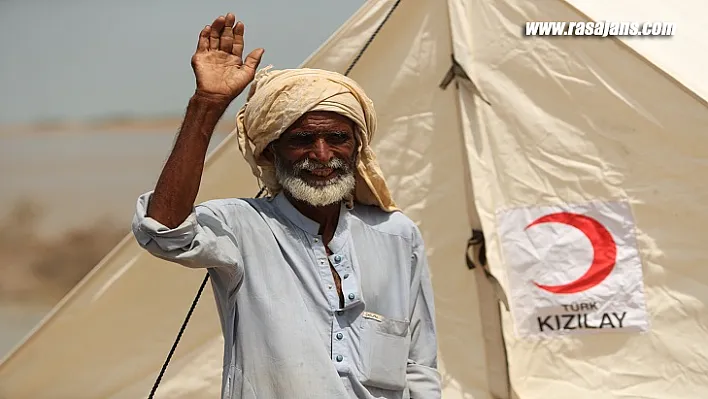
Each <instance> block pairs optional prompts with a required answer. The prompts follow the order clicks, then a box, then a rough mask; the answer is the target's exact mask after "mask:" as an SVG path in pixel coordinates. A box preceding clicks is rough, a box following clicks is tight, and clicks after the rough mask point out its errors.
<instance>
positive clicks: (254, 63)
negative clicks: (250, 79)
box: [243, 48, 265, 73]
mask: <svg viewBox="0 0 708 399" xmlns="http://www.w3.org/2000/svg"><path fill="white" fill-rule="evenodd" d="M263 53H265V50H264V49H262V48H257V49H255V50H253V51H251V52H250V53H249V54H248V56H247V57H246V61H245V62H244V63H243V65H244V66H245V67H246V68H249V69H251V70H253V72H254V73H255V71H256V69H258V65H259V64H260V63H261V58H262V57H263Z"/></svg>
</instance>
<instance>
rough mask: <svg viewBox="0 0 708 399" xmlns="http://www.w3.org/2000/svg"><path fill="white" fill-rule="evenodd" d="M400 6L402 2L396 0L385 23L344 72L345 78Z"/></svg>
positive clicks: (382, 23)
mask: <svg viewBox="0 0 708 399" xmlns="http://www.w3.org/2000/svg"><path fill="white" fill-rule="evenodd" d="M399 4H401V0H396V2H395V3H394V4H393V6H392V7H391V9H390V10H388V13H387V14H386V17H384V19H383V21H381V23H380V24H379V26H377V27H376V30H375V31H374V33H373V34H372V35H371V37H370V38H369V40H367V41H366V44H364V47H362V49H361V51H359V54H357V55H356V57H355V58H354V61H352V63H351V65H349V68H347V71H346V72H344V76H349V72H351V71H352V69H353V68H354V65H356V64H357V62H359V58H361V56H362V55H363V54H364V52H365V51H366V49H367V48H369V45H370V44H371V42H373V41H374V38H375V37H376V35H378V34H379V32H380V31H381V28H383V26H384V25H385V24H386V22H388V19H389V18H391V14H393V11H394V10H396V8H398V5H399Z"/></svg>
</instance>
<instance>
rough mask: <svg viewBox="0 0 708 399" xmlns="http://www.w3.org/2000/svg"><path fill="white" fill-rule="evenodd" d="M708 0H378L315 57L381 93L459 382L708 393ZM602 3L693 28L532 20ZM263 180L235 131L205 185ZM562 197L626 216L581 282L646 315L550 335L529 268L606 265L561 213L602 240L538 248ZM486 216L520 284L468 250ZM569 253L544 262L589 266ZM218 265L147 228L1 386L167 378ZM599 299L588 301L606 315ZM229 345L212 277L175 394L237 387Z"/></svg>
mask: <svg viewBox="0 0 708 399" xmlns="http://www.w3.org/2000/svg"><path fill="white" fill-rule="evenodd" d="M707 11H708V3H706V2H705V1H703V0H681V1H680V2H665V1H663V0H623V1H621V2H618V1H612V0H535V1H530V0H447V1H446V2H445V1H443V0H403V1H401V0H399V1H393V0H372V1H370V2H368V3H366V4H365V5H364V6H363V7H362V8H361V9H360V10H359V11H358V12H357V13H356V14H355V15H354V16H352V18H351V19H350V20H349V21H348V22H346V23H345V24H344V25H343V26H342V27H341V28H340V29H339V30H338V31H337V32H336V33H335V34H334V35H333V36H332V37H331V38H330V39H329V40H328V41H327V42H326V43H325V44H324V45H323V46H322V47H321V48H320V49H319V50H318V51H316V52H315V53H314V54H313V55H312V56H311V57H310V58H309V59H308V60H307V61H306V62H305V63H304V66H308V67H316V68H324V69H330V70H335V71H340V72H349V76H351V77H352V78H354V79H355V80H357V81H358V82H359V83H360V84H361V85H362V86H363V87H364V88H365V89H366V91H367V93H368V94H369V95H370V97H371V98H372V99H373V101H374V103H375V105H376V107H377V112H378V114H379V118H380V129H379V131H378V136H377V137H376V140H375V148H376V151H377V154H378V158H379V159H380V161H381V163H382V167H383V169H384V172H385V174H386V176H387V178H388V181H389V182H390V185H391V187H392V189H393V191H394V194H395V198H396V200H397V202H398V203H399V204H400V205H401V206H402V207H403V208H404V210H405V212H406V213H407V214H408V215H409V216H410V217H412V218H413V219H414V220H415V221H416V222H418V223H419V225H420V227H421V230H422V232H423V234H424V238H425V240H426V244H427V246H428V248H429V257H430V263H431V268H432V273H433V280H434V286H435V292H436V306H437V323H438V331H439V339H440V342H439V344H440V363H441V371H442V375H443V384H444V398H450V399H455V398H475V399H484V398H514V397H518V398H521V399H535V398H543V399H551V398H563V399H566V398H575V399H585V398H592V399H595V398H603V399H604V398H630V397H631V398H667V399H668V398H684V399H685V398H701V399H704V398H706V397H708V332H706V331H708V310H707V309H706V304H707V303H708V287H707V285H708V272H706V269H705V267H704V265H703V261H705V260H706V259H708V249H707V247H706V244H705V241H706V238H708V227H706V226H708V211H705V210H704V209H703V206H704V205H703V204H705V203H708V184H705V183H703V181H704V180H705V177H704V176H706V175H708V136H706V135H705V134H704V129H705V127H706V126H708V108H707V107H706V102H705V100H704V99H705V98H707V97H706V96H708V83H706V80H705V79H704V78H703V76H704V75H703V74H702V72H704V71H706V70H708V57H707V56H706V54H707V53H708V52H706V51H705V47H706V46H707V45H706V43H708V41H707V40H706V38H707V37H706V34H705V33H704V32H705V31H704V26H703V25H704V24H703V21H704V19H705V14H706V12H707ZM592 20H594V21H635V22H642V21H651V20H665V21H670V22H673V23H675V26H676V32H675V34H674V36H672V37H669V38H649V37H643V38H641V37H639V38H633V37H622V38H613V37H604V38H603V37H572V36H566V37H550V36H549V37H540V36H539V37H526V36H524V35H523V26H524V24H525V23H526V22H527V21H592ZM352 65H353V67H351V70H349V69H350V66H352ZM276 67H277V66H276ZM256 192H257V187H256V185H255V181H254V179H253V177H252V176H251V174H250V171H249V169H248V168H247V166H246V165H245V163H244V162H243V161H242V158H241V155H240V154H239V152H238V150H237V145H236V143H235V140H234V139H233V138H228V139H226V140H225V142H224V143H223V144H222V145H221V146H220V147H219V148H218V149H217V150H216V151H215V152H214V153H213V155H212V156H211V157H210V159H209V161H208V165H207V167H206V172H205V177H204V179H203V182H202V187H201V192H200V197H199V199H198V200H199V201H203V200H206V199H210V198H217V197H227V196H242V197H250V196H253V195H254V194H255V193H256ZM539 205H543V206H546V207H547V208H535V207H536V206H539ZM549 209H550V210H553V212H555V213H556V214H558V213H559V212H576V213H582V212H586V213H587V214H588V215H595V216H597V218H596V220H601V219H602V218H605V219H602V220H605V221H606V224H605V226H606V227H607V229H608V230H609V234H610V237H614V242H615V243H616V245H615V247H613V248H615V250H614V251H615V252H612V253H611V254H610V255H612V259H616V262H614V263H613V265H615V263H616V265H615V267H614V270H613V271H612V273H614V274H613V275H612V276H610V277H608V278H607V281H610V282H612V281H614V283H613V284H614V286H613V285H612V284H609V283H608V284H605V285H606V286H607V287H604V288H603V284H599V285H598V286H596V287H595V288H592V289H587V290H586V291H585V292H581V293H577V294H568V295H569V296H565V297H563V298H574V297H572V295H578V296H579V297H578V298H579V301H581V302H582V301H583V300H584V301H586V302H588V301H596V300H598V298H600V299H602V298H605V299H607V298H609V299H607V303H608V305H607V307H603V306H604V305H602V303H601V304H600V309H599V310H598V312H605V313H607V314H609V313H612V312H615V311H620V310H622V309H620V308H621V307H622V306H625V307H626V309H629V312H630V316H629V317H628V318H627V319H626V321H627V325H625V327H628V328H626V331H624V330H623V331H612V330H607V329H588V328H585V329H584V330H585V331H584V332H583V333H577V332H578V331H580V330H581V329H580V326H581V325H582V324H583V319H582V317H581V316H577V318H575V319H573V320H574V321H573V323H575V322H577V323H578V324H577V325H578V330H577V331H566V332H565V333H564V334H560V335H559V334H554V333H548V334H545V335H544V336H542V337H538V336H530V335H529V334H528V332H529V331H530V329H532V327H533V326H532V325H533V323H529V320H531V321H532V322H533V320H536V319H534V317H536V316H537V315H541V316H543V315H544V314H545V315H546V316H544V317H552V316H553V312H556V313H557V311H558V309H559V308H558V306H560V305H558V302H553V301H554V300H556V299H553V298H556V297H553V296H552V295H550V294H549V295H546V294H545V293H539V292H540V291H539V290H537V291H538V292H536V291H533V292H532V288H533V287H531V288H529V286H528V285H524V284H525V283H524V282H523V281H522V280H523V278H524V276H526V277H529V276H530V275H528V274H524V273H526V269H524V267H525V266H528V270H532V271H533V270H535V271H536V272H537V271H538V270H540V269H539V267H546V266H547V267H549V268H551V269H552V266H553V265H556V266H558V265H557V264H558V263H561V264H562V262H563V261H564V260H565V261H566V266H568V269H570V268H571V267H572V268H575V269H577V268H578V265H579V266H580V267H583V265H585V266H584V267H586V268H587V263H588V262H590V260H587V261H581V260H582V259H585V258H583V256H585V257H586V258H587V259H594V261H593V263H592V264H593V265H597V264H599V263H598V262H599V261H598V258H597V256H599V255H597V253H595V258H593V252H592V250H590V252H588V250H587V248H585V249H582V248H581V247H583V245H585V246H586V247H587V244H588V241H587V237H589V236H587V235H586V236H578V235H577V232H576V231H575V230H572V228H570V227H569V226H565V227H564V226H563V225H562V224H558V223H557V222H558V220H556V223H555V224H553V228H550V227H549V226H546V227H539V228H546V230H544V231H545V233H547V234H555V235H556V236H555V237H556V239H555V241H554V242H555V243H556V244H557V246H559V247H561V248H576V249H577V248H581V249H577V250H569V251H567V252H565V253H564V256H565V257H558V256H557V253H556V252H553V251H554V250H552V248H551V249H548V248H546V249H544V250H543V251H548V252H547V253H546V255H543V254H539V253H535V254H531V253H532V252H534V251H537V252H540V251H542V249H539V248H541V247H534V248H535V249H533V248H532V249H530V250H529V251H526V252H525V250H524V248H526V249H528V248H529V247H528V246H526V247H525V246H524V245H527V244H528V243H526V244H524V243H522V241H523V240H524V239H527V238H528V237H529V236H531V235H533V234H531V233H529V234H526V235H525V236H523V235H519V234H518V232H514V228H516V227H519V226H520V227H522V228H523V227H524V226H523V225H520V224H519V223H525V224H528V222H530V221H532V220H533V218H535V217H537V216H539V215H541V214H544V215H545V214H548V212H549V211H548V210H549ZM544 212H545V213H544ZM528 217H532V219H528ZM524 218H527V219H524ZM565 223H566V224H572V223H570V222H568V221H567V220H566V222H565ZM575 226H576V227H577V226H578V225H575ZM473 229H477V230H480V231H483V232H484V236H485V239H486V256H487V260H488V271H489V273H491V275H493V276H495V277H496V279H498V280H499V282H500V284H501V287H500V288H501V289H499V290H496V291H495V286H494V285H493V284H492V283H491V281H493V280H492V279H491V278H488V277H486V275H485V273H484V272H483V269H482V268H480V267H479V266H478V267H476V268H474V269H469V268H468V266H467V264H466V262H465V253H466V248H467V244H468V239H469V238H470V237H471V235H472V230H473ZM564 229H565V230H564ZM571 230H572V231H571ZM519 231H521V230H519ZM598 231H599V230H598ZM605 231H607V230H605ZM538 234H541V232H540V230H539V231H538ZM574 234H575V235H574ZM524 237H526V238H524ZM583 240H585V241H583ZM552 243H553V242H552ZM583 243H585V244H583ZM541 244H543V243H541ZM541 244H539V245H541ZM571 244H573V245H576V246H575V247H573V246H572V245H571ZM590 244H591V245H592V246H593V247H595V248H596V249H597V247H596V245H595V244H597V243H596V242H595V241H592V240H591V241H590ZM569 245H570V246H569ZM478 249H479V248H478ZM583 251H585V252H583ZM471 252H472V251H471ZM608 253H609V252H608ZM608 253H604V255H602V256H606V257H609V256H610V255H608ZM530 254H531V255H534V256H535V258H534V257H533V256H531V255H530ZM588 254H589V255H588ZM524 256H526V258H524ZM528 256H531V258H533V259H536V260H537V261H536V263H535V264H531V263H528V262H529V261H528ZM541 259H542V260H543V262H538V260H541ZM603 259H604V258H603ZM525 262H526V263H525ZM583 262H584V263H583ZM476 263H477V264H478V265H479V264H480V262H479V260H477V261H476ZM539 265H540V266H539ZM562 266H563V265H561V267H562ZM554 267H555V266H554ZM551 269H548V270H549V271H548V272H547V273H546V274H543V273H540V274H534V275H533V276H534V278H546V277H548V278H550V280H548V281H546V282H545V283H544V284H546V285H549V284H550V283H551V282H553V281H555V283H559V282H560V281H565V280H563V279H567V278H571V279H572V278H577V277H579V276H578V275H576V276H572V275H568V274H563V273H564V272H563V271H562V270H561V271H557V270H556V271H552V270H551ZM536 272H534V273H536ZM571 274H572V273H571ZM544 276H545V277H544ZM203 277H204V274H203V271H195V270H190V269H186V268H181V267H179V266H176V265H174V264H169V263H166V262H163V261H160V260H158V259H156V258H154V257H151V256H150V255H149V254H147V253H145V252H143V251H142V250H140V249H139V248H138V246H137V244H136V243H135V242H134V240H133V238H132V237H127V238H126V239H125V240H124V241H123V242H122V243H121V244H120V245H119V246H118V247H117V248H116V249H115V250H114V251H112V252H111V253H110V254H109V255H108V256H107V257H106V258H105V260H104V261H103V262H101V264H99V265H98V266H97V267H96V268H95V269H94V270H93V271H92V272H91V273H90V274H89V275H88V276H87V277H86V278H85V279H84V280H83V281H82V282H81V283H80V284H79V285H78V286H77V287H76V288H75V289H74V290H73V291H72V292H71V293H70V294H69V295H68V296H67V297H66V298H65V299H64V300H63V301H62V302H61V303H60V304H59V305H58V306H57V307H56V308H55V309H54V310H53V312H52V313H51V314H50V315H49V316H48V317H47V318H46V319H45V320H44V322H43V323H42V324H41V325H40V326H39V327H38V328H37V329H36V330H35V331H34V332H33V333H32V334H31V335H30V336H29V337H28V338H27V339H26V340H25V341H24V342H23V343H22V344H21V345H19V346H18V347H17V348H16V350H15V351H14V352H13V353H11V354H10V355H9V356H8V357H7V358H6V359H5V360H4V362H3V363H2V364H0V398H8V399H19V398H33V399H41V398H71V399H80V398H116V399H117V398H130V399H134V398H140V397H147V396H148V394H149V392H150V389H151V387H152V384H153V382H154V380H155V378H156V376H157V374H158V372H159V370H160V367H161V366H162V364H163V361H164V359H165V357H166V355H167V353H168V352H169V350H170V348H171V346H172V343H173V340H174V338H175V335H176V334H177V332H178V331H179V328H180V326H181V325H182V322H183V319H184V317H185V314H186V312H187V310H188V309H189V306H190V304H191V302H192V300H193V296H194V294H195V293H196V291H197V288H198V287H199V284H200V281H201V280H202V279H203ZM605 277H607V276H605ZM529 281H530V280H529ZM539 284H540V283H539ZM539 287H540V285H539ZM608 287H609V288H608ZM585 288H587V287H585ZM593 290H595V291H593ZM612 290H619V291H612ZM622 290H626V292H625V291H622ZM620 291H622V292H620ZM544 292H545V291H544ZM543 295H546V296H543ZM584 295H589V296H584ZM549 298H550V299H549ZM500 299H504V300H508V301H509V305H510V310H507V308H506V307H505V306H504V305H500V302H499V300H500ZM544 301H546V302H544ZM548 301H550V302H548ZM584 303H585V302H584ZM595 303H597V302H595ZM603 303H604V302H603ZM549 304H550V305H549ZM554 306H555V307H554ZM588 306H590V305H588ZM593 306H594V305H593ZM576 310H577V309H576ZM644 310H646V314H645V313H644ZM593 311H594V310H593V309H590V308H587V309H585V308H583V309H581V310H580V313H583V312H585V314H588V313H590V316H587V315H586V316H585V319H584V323H585V327H588V324H589V322H588V320H589V319H592V318H593V317H599V316H598V315H595V316H593V313H592V312H593ZM543 312H546V313H543ZM549 312H550V313H549ZM576 313H577V312H576ZM539 317H540V316H539ZM588 317H589V318H588ZM539 320H540V319H539ZM548 320H551V321H550V322H549V323H550V324H548V325H549V326H551V325H552V320H554V319H548ZM613 320H614V319H613ZM596 321H597V320H596ZM616 321H617V320H614V321H610V323H615V322H616ZM602 322H603V323H604V322H605V320H604V319H602ZM539 323H540V322H539ZM590 324H591V323H590ZM615 324H616V323H615ZM614 326H615V325H614V324H613V327H614ZM556 327H558V328H557V329H556V330H558V329H561V328H560V327H559V325H556ZM556 332H557V331H556ZM536 335H538V334H536ZM541 335H543V334H541ZM221 351H222V338H221V332H220V325H219V321H218V318H217V314H216V309H215V306H214V302H213V298H212V292H211V290H210V288H209V287H208V286H207V289H206V290H205V291H204V294H203V295H202V298H201V300H200V302H199V305H198V306H197V308H196V310H195V313H194V315H193V316H192V319H191V321H190V323H189V325H188V327H187V329H186V331H185V333H184V336H183V337H182V339H181V341H180V344H179V346H178V348H177V351H176V353H175V354H174V357H173V359H172V361H171V363H170V365H169V368H168V369H167V372H166V373H165V376H164V378H163V379H162V383H161V385H160V387H159V389H158V391H157V395H156V397H162V398H214V397H218V392H219V388H220V383H219V381H220V368H221V362H222V357H221Z"/></svg>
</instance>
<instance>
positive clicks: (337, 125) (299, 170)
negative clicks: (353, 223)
mask: <svg viewBox="0 0 708 399" xmlns="http://www.w3.org/2000/svg"><path fill="white" fill-rule="evenodd" d="M356 147H357V142H356V138H355V135H354V123H353V122H352V121H351V120H349V119H348V118H345V117H343V116H341V115H339V114H337V113H334V112H320V111H316V112H309V113H307V114H305V115H304V116H303V117H301V118H300V119H299V120H298V121H297V122H295V123H294V124H293V125H292V126H290V128H288V130H286V131H285V132H284V133H283V134H282V135H281V136H280V138H279V139H278V140H277V141H275V142H274V143H273V145H272V156H273V157H274V159H273V162H274V164H275V168H276V176H277V178H278V182H279V183H280V184H281V185H282V186H283V188H284V189H285V190H286V191H287V192H289V193H290V195H292V196H293V197H295V198H296V199H299V200H301V201H304V202H307V203H309V204H311V205H314V206H324V205H329V204H332V203H335V202H339V201H341V200H343V199H344V198H345V197H346V195H347V194H350V193H351V192H352V191H353V190H354V185H355V176H354V171H355V167H356Z"/></svg>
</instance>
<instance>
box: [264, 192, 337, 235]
mask: <svg viewBox="0 0 708 399" xmlns="http://www.w3.org/2000/svg"><path fill="white" fill-rule="evenodd" d="M273 202H274V203H275V206H277V207H278V209H280V211H281V212H282V213H283V214H284V215H285V217H286V218H288V220H290V222H291V223H293V224H294V225H296V226H297V227H299V228H300V229H302V230H304V231H305V232H306V233H308V234H310V235H312V236H317V235H319V230H320V224H319V223H317V222H315V221H314V220H312V219H310V218H308V217H307V216H305V215H303V214H302V213H300V211H298V210H297V208H295V207H294V206H293V204H292V203H290V201H289V200H288V198H287V197H286V196H285V194H283V192H282V191H281V192H280V193H278V194H277V195H276V196H275V198H274V199H273ZM348 214H349V209H347V207H346V205H345V204H344V202H342V205H341V207H340V208H339V220H338V221H337V229H336V231H335V233H334V236H335V238H333V241H335V240H336V238H338V237H342V236H344V235H345V234H344V233H345V232H346V231H347V230H348V226H347V215H348ZM336 241H339V240H336Z"/></svg>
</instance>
